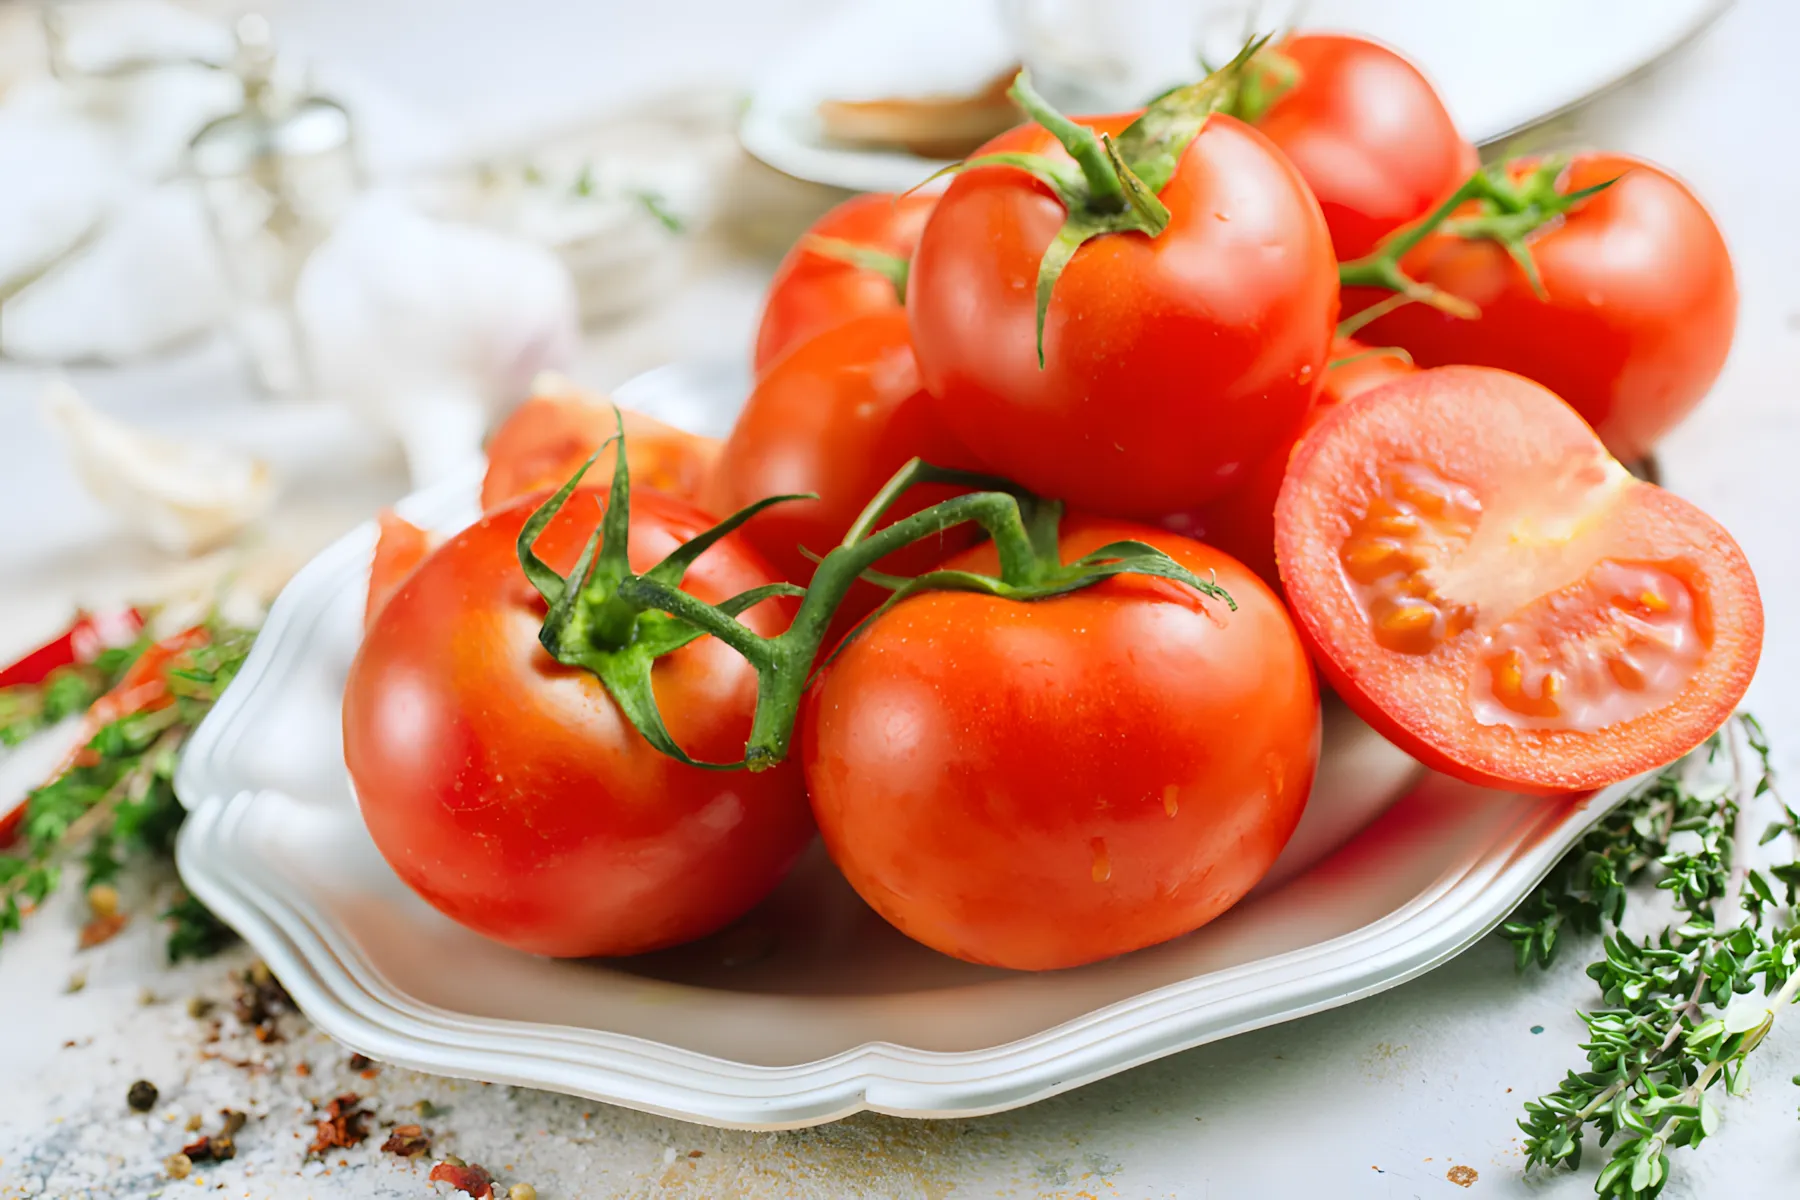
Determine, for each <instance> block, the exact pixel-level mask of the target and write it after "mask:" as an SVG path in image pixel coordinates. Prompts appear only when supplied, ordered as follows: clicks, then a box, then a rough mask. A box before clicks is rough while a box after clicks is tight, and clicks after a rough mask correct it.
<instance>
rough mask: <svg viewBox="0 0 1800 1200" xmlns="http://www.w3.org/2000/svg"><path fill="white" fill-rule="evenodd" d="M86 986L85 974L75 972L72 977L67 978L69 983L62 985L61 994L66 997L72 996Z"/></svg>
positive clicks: (83, 972)
mask: <svg viewBox="0 0 1800 1200" xmlns="http://www.w3.org/2000/svg"><path fill="white" fill-rule="evenodd" d="M86 986H87V972H86V971H76V972H75V973H74V974H73V975H70V976H69V981H68V982H67V983H65V984H63V994H64V995H66V996H73V995H74V994H75V993H76V992H79V991H80V990H81V989H82V988H84V987H86Z"/></svg>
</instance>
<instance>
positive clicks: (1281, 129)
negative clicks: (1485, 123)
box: [1256, 33, 1478, 261]
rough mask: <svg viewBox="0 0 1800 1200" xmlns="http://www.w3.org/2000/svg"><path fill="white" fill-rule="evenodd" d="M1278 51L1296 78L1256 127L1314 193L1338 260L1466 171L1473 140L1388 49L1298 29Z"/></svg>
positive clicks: (1417, 213) (1438, 195) (1366, 246)
mask: <svg viewBox="0 0 1800 1200" xmlns="http://www.w3.org/2000/svg"><path fill="white" fill-rule="evenodd" d="M1280 50H1281V54H1282V55H1283V56H1285V57H1286V58H1287V59H1288V60H1289V61H1290V62H1291V63H1292V64H1293V65H1294V66H1295V67H1296V68H1298V70H1299V79H1298V81H1297V82H1296V83H1295V84H1294V86H1293V87H1292V88H1291V89H1290V90H1288V91H1287V92H1286V93H1284V94H1283V95H1282V96H1281V97H1280V98H1279V99H1277V100H1276V101H1275V103H1274V104H1273V105H1271V106H1270V107H1269V109H1268V111H1267V112H1265V113H1264V114H1262V115H1261V116H1260V117H1258V118H1257V119H1256V127H1257V128H1258V129H1259V130H1261V131H1262V132H1263V133H1264V134H1266V135H1267V136H1268V138H1269V140H1270V141H1272V142H1274V143H1275V144H1276V145H1277V146H1279V147H1280V148H1281V150H1282V153H1284V154H1286V155H1287V156H1288V158H1289V159H1291V160H1292V161H1293V164H1294V166H1295V167H1297V168H1299V171H1300V174H1301V175H1302V176H1303V177H1304V178H1305V179H1306V183H1307V186H1308V187H1310V188H1312V192H1313V195H1314V196H1317V197H1318V199H1319V207H1320V208H1321V209H1322V210H1323V211H1324V213H1325V224H1326V225H1328V226H1329V227H1330V229H1331V244H1332V247H1333V249H1335V250H1336V252H1337V256H1338V258H1339V259H1341V260H1345V261H1348V260H1349V259H1352V258H1361V257H1362V256H1363V255H1365V254H1367V253H1369V252H1370V251H1371V250H1373V249H1375V245H1376V243H1377V242H1379V241H1381V239H1382V238H1384V237H1386V236H1387V235H1388V234H1390V233H1392V232H1393V231H1394V230H1396V229H1398V228H1399V227H1400V226H1402V225H1405V224H1407V223H1408V222H1409V221H1414V220H1417V219H1418V218H1420V217H1422V216H1424V215H1425V214H1426V213H1428V212H1430V211H1431V210H1432V209H1433V208H1435V207H1436V206H1437V205H1438V204H1440V203H1441V202H1442V201H1443V200H1444V199H1445V198H1447V197H1448V196H1449V195H1450V193H1452V192H1454V191H1455V190H1456V189H1457V188H1458V187H1459V186H1461V184H1462V182H1463V181H1464V180H1465V179H1467V178H1468V177H1469V176H1470V175H1471V174H1473V173H1474V171H1475V168H1476V166H1477V165H1478V159H1477V158H1476V154H1475V147H1474V146H1472V145H1470V144H1469V143H1468V142H1467V141H1465V140H1464V139H1463V136H1462V135H1461V134H1460V133H1458V132H1457V131H1456V123H1455V122H1454V121H1452V120H1451V119H1450V113H1449V111H1448V110H1447V109H1445V108H1444V102H1443V101H1442V100H1441V99H1439V98H1438V94H1437V92H1436V91H1435V90H1433V88H1432V86H1431V84H1430V83H1429V82H1427V81H1426V79H1425V77H1424V76H1423V75H1421V74H1420V73H1419V70H1418V68H1417V67H1415V66H1413V65H1412V63H1410V62H1408V61H1407V60H1406V59H1405V58H1403V57H1401V56H1400V55H1398V54H1396V53H1395V52H1394V51H1392V50H1389V49H1388V48H1387V47H1386V46H1383V45H1381V44H1380V43H1378V42H1371V41H1369V40H1368V39H1366V38H1360V37H1350V36H1347V35H1344V34H1336V33H1302V34H1297V35H1295V36H1294V37H1291V38H1289V39H1287V41H1285V42H1283V43H1282V44H1281V47H1280Z"/></svg>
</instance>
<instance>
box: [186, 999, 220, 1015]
mask: <svg viewBox="0 0 1800 1200" xmlns="http://www.w3.org/2000/svg"><path fill="white" fill-rule="evenodd" d="M213 1007H214V1004H213V1001H211V1000H208V999H207V998H206V997H205V996H193V997H190V998H189V1000H188V1002H187V1014H188V1016H190V1017H192V1018H194V1020H196V1021H204V1020H205V1019H206V1017H207V1015H208V1014H209V1013H211V1012H212V1010H213Z"/></svg>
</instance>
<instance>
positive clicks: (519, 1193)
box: [506, 1183, 537, 1200]
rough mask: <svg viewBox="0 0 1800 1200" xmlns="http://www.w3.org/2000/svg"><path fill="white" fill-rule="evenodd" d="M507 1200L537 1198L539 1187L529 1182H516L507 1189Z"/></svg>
mask: <svg viewBox="0 0 1800 1200" xmlns="http://www.w3.org/2000/svg"><path fill="white" fill-rule="evenodd" d="M506 1200H537V1189H536V1188H534V1187H532V1186H531V1185H530V1184H529V1183H515V1184H513V1185H512V1186H511V1187H509V1188H507V1189H506Z"/></svg>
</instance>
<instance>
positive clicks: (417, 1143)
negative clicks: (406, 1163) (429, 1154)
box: [381, 1125, 431, 1158]
mask: <svg viewBox="0 0 1800 1200" xmlns="http://www.w3.org/2000/svg"><path fill="white" fill-rule="evenodd" d="M430 1149H431V1135H430V1134H427V1133H426V1132H425V1131H424V1130H423V1129H422V1128H420V1127H419V1126H417V1125H396V1126H394V1131H393V1132H392V1133H390V1134H388V1138H387V1141H385V1142H383V1143H381V1150H382V1153H384V1154H397V1155H399V1156H400V1157H401V1158H413V1157H415V1156H416V1155H420V1154H424V1153H425V1152H426V1151H428V1150H430Z"/></svg>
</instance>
